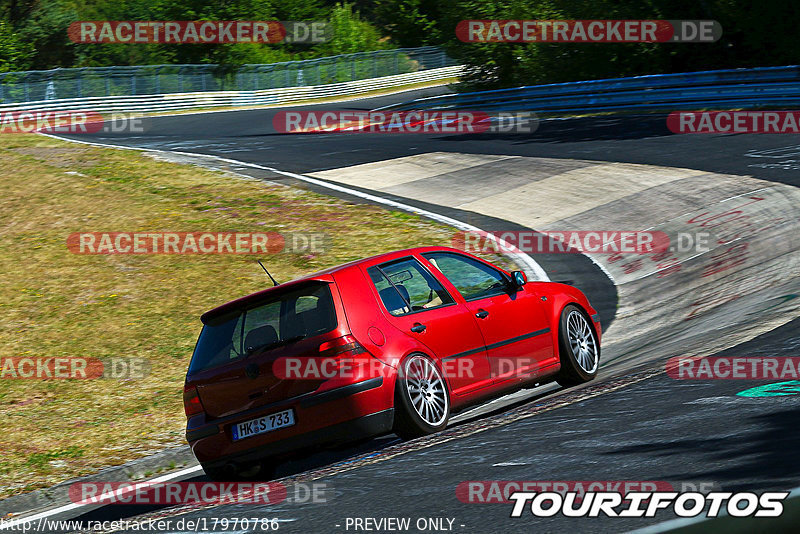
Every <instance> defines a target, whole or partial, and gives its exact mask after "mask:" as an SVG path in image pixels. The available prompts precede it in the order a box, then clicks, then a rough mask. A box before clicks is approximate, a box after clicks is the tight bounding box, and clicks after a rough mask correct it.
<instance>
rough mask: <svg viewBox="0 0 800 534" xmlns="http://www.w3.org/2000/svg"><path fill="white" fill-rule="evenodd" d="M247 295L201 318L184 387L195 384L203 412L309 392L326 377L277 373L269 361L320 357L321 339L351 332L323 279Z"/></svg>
mask: <svg viewBox="0 0 800 534" xmlns="http://www.w3.org/2000/svg"><path fill="white" fill-rule="evenodd" d="M251 297H252V298H251ZM251 297H248V298H246V299H241V300H239V301H235V302H233V303H231V304H229V305H226V306H223V307H221V308H218V309H217V310H214V311H212V312H209V313H208V314H205V315H204V316H203V322H204V325H203V330H202V332H201V333H200V338H199V339H198V341H197V346H196V347H195V351H194V354H193V355H192V360H191V363H190V364H189V371H188V373H187V377H186V387H187V388H192V387H196V389H197V393H198V395H199V397H200V402H201V404H202V407H203V410H204V411H205V413H206V415H207V417H210V418H215V417H224V416H228V415H232V414H236V413H239V412H242V411H246V410H250V409H255V408H258V407H259V406H264V405H267V404H271V403H275V402H278V401H281V400H285V399H289V398H292V397H296V396H298V395H303V394H305V393H309V392H313V391H314V390H316V389H317V388H318V387H319V386H320V384H322V382H323V380H319V379H300V380H298V379H284V378H281V377H280V376H276V373H274V372H273V363H274V362H275V361H276V360H277V359H278V358H285V357H295V358H303V357H308V356H317V355H318V354H319V347H320V345H321V344H322V343H325V342H327V341H331V340H334V339H339V338H341V337H342V336H344V335H347V334H348V333H349V331H348V328H347V323H346V321H345V319H344V313H342V311H341V303H340V302H339V297H338V293H337V292H336V290H335V287H334V286H333V284H331V283H328V282H326V281H320V280H309V281H305V282H303V283H291V284H288V285H287V287H286V288H282V286H278V287H276V288H274V289H270V290H268V291H264V292H262V293H259V294H256V295H255V296H251ZM284 376H285V375H284Z"/></svg>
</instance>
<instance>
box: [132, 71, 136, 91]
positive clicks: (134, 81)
mask: <svg viewBox="0 0 800 534" xmlns="http://www.w3.org/2000/svg"><path fill="white" fill-rule="evenodd" d="M131 94H132V95H135V94H136V74H135V73H133V72H132V73H131Z"/></svg>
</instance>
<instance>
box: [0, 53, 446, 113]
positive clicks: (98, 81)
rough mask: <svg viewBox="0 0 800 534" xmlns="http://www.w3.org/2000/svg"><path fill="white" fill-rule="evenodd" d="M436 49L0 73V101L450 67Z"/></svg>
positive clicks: (236, 86) (240, 86)
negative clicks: (224, 63) (247, 62)
mask: <svg viewBox="0 0 800 534" xmlns="http://www.w3.org/2000/svg"><path fill="white" fill-rule="evenodd" d="M456 64H457V62H456V61H454V60H453V59H451V58H450V57H448V56H447V54H446V53H445V52H444V51H443V50H442V49H440V48H437V47H435V46H423V47H420V48H396V49H392V50H375V51H371V52H358V53H355V54H341V55H338V56H329V57H321V58H316V59H305V60H301V61H285V62H282V63H269V64H263V65H240V66H238V67H236V68H235V69H231V68H226V67H223V66H221V65H210V64H209V65H138V66H125V67H82V68H67V69H60V68H59V69H51V70H32V71H24V72H2V73H0V104H21V103H23V102H36V101H40V100H63V99H66V98H99V97H104V96H141V95H162V94H168V93H197V92H209V91H258V90H262V89H280V88H285V87H302V86H304V85H326V84H334V83H341V82H352V81H356V80H366V79H370V78H380V77H384V76H392V75H395V74H406V73H410V72H417V71H422V70H428V69H439V68H442V67H452V66H454V65H456Z"/></svg>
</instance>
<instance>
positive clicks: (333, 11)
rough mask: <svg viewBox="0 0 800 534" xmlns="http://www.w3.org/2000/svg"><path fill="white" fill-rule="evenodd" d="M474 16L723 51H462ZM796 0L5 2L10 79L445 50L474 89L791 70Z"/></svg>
mask: <svg viewBox="0 0 800 534" xmlns="http://www.w3.org/2000/svg"><path fill="white" fill-rule="evenodd" d="M199 19H206V20H235V19H244V20H276V19H277V20H328V21H331V23H332V24H333V35H334V38H333V39H332V40H331V41H330V42H327V43H323V44H316V45H313V46H312V45H302V44H294V45H292V44H270V45H265V44H223V45H212V44H208V45H163V44H151V45H141V44H137V45H130V44H75V43H72V42H70V41H69V40H68V39H67V35H66V27H67V26H68V25H69V23H70V22H72V21H76V20H199ZM464 19H667V20H675V19H706V20H708V19H712V20H717V21H719V22H720V23H721V25H722V27H723V36H722V38H721V39H720V40H719V41H718V42H716V43H713V44H709V43H703V44H674V43H670V44H653V43H650V44H647V43H639V44H630V43H629V44H561V43H559V44H510V43H486V44H475V43H463V42H461V41H459V40H458V39H457V38H456V36H455V31H454V29H455V26H456V24H457V23H458V22H459V21H460V20H464ZM799 22H800V4H797V3H796V2H794V1H793V0H770V1H761V2H757V1H755V0H702V1H699V2H698V1H697V0H353V2H352V3H344V4H342V3H339V2H337V0H0V71H2V70H6V71H7V70H15V69H24V68H39V69H41V68H53V67H70V66H96V65H141V64H156V63H220V64H223V65H228V66H235V65H239V64H242V63H270V62H275V61H285V60H289V59H304V58H312V57H320V56H326V55H335V54H341V53H348V52H360V51H368V50H376V49H380V48H388V47H395V46H409V47H411V46H422V45H441V46H444V47H445V48H446V49H447V50H448V52H449V53H450V54H451V55H452V56H453V57H455V58H457V59H459V60H461V61H462V62H464V63H465V64H466V65H467V66H468V75H467V76H466V78H465V81H466V82H468V83H467V85H468V86H473V87H474V86H481V87H512V86H518V85H530V84H535V83H544V82H560V81H570V80H581V79H596V78H605V77H616V76H629V75H637V74H657V73H666V72H680V71H693V70H703V69H718V68H727V67H753V66H768V65H786V64H795V63H798V62H800V47H799V46H798V45H797V44H796V43H795V35H796V29H797V27H798V23H799Z"/></svg>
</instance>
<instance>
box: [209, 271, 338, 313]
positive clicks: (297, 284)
mask: <svg viewBox="0 0 800 534" xmlns="http://www.w3.org/2000/svg"><path fill="white" fill-rule="evenodd" d="M332 283H333V276H331V275H322V276H318V277H314V278H301V279H299V280H292V281H291V282H286V283H284V284H280V285H278V286H274V287H270V288H268V289H264V290H262V291H258V292H256V293H251V294H250V295H247V296H244V297H241V298H238V299H236V300H232V301H230V302H227V303H225V304H223V305H222V306H217V307H216V308H214V309H212V310H209V311H207V312H205V313H204V314H203V315H201V316H200V320H201V321H202V322H203V324H213V323H220V322H223V321H225V320H226V319H229V318H231V317H234V316H236V315H238V314H239V313H240V312H241V311H242V310H247V309H249V308H254V307H256V306H259V305H261V304H263V303H265V302H269V301H270V300H273V299H274V298H275V297H278V296H280V295H282V294H283V293H287V292H290V291H292V290H295V289H299V288H301V287H303V286H306V285H312V284H332Z"/></svg>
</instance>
